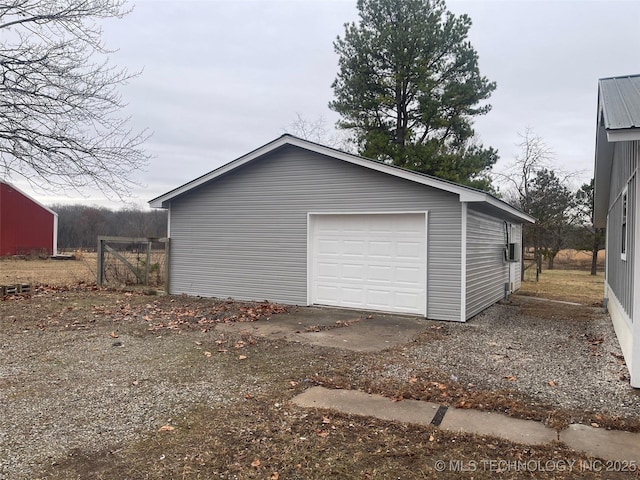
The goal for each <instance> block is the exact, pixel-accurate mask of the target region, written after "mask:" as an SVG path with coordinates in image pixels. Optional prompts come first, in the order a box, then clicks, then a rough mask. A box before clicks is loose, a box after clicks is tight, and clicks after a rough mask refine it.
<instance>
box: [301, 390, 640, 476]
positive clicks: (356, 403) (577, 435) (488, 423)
mask: <svg viewBox="0 0 640 480" xmlns="http://www.w3.org/2000/svg"><path fill="white" fill-rule="evenodd" d="M292 402H293V403H294V404H296V405H298V406H300V407H305V408H327V409H332V410H338V411H340V412H343V413H348V414H352V415H362V416H369V417H375V418H380V419H382V420H390V421H397V422H407V423H417V424H419V425H433V426H439V428H442V429H443V430H449V431H456V432H463V433H472V434H476V435H491V436H494V437H500V438H504V439H507V440H510V441H512V442H517V443H523V444H527V445H541V444H545V443H549V442H552V441H555V440H560V441H561V442H562V443H564V444H566V445H567V446H568V447H569V448H572V449H574V450H577V451H581V452H586V453H587V454H589V455H592V456H594V457H598V458H602V459H604V460H610V461H622V462H631V464H636V465H637V464H640V434H638V433H630V432H619V431H614V430H604V429H600V428H593V427H589V426H586V425H579V424H576V425H570V426H569V428H567V429H566V430H563V431H561V432H560V434H558V432H557V431H556V430H553V429H551V428H548V427H546V426H544V425H543V424H541V423H540V422H536V421H532V420H520V419H518V418H511V417H508V416H506V415H501V414H499V413H493V412H481V411H478V410H471V409H469V410H467V409H460V408H448V409H447V408H445V407H441V406H440V405H438V404H436V403H431V402H421V401H417V400H403V401H401V402H393V401H391V399H389V398H387V397H383V396H382V395H374V394H368V393H364V392H360V391H358V390H332V389H328V388H324V387H312V388H309V389H308V390H306V391H304V392H303V393H301V394H300V395H297V396H296V397H294V398H293V399H292Z"/></svg>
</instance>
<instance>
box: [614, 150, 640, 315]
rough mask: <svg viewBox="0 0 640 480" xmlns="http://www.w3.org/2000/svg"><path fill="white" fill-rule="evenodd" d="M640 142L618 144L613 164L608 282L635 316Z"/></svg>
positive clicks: (626, 308)
mask: <svg viewBox="0 0 640 480" xmlns="http://www.w3.org/2000/svg"><path fill="white" fill-rule="evenodd" d="M639 154H640V142H638V141H636V142H620V143H615V144H614V155H613V163H612V167H611V189H610V198H609V214H608V225H607V228H608V230H607V282H608V284H609V286H610V287H611V289H612V290H613V292H614V294H615V296H616V298H617V299H618V300H619V302H620V303H621V305H622V308H623V309H624V310H625V312H626V313H627V315H629V317H630V318H632V317H633V283H634V278H633V263H634V256H635V252H634V242H633V235H634V232H635V221H634V219H635V211H636V208H637V199H636V198H635V192H636V182H637V181H638V177H637V173H636V169H637V168H638V163H639V158H638V156H639ZM625 187H627V192H628V197H627V209H628V212H627V213H628V214H627V234H628V235H627V242H626V244H627V254H626V261H625V260H622V258H621V250H622V195H621V193H622V191H623V190H624V188H625Z"/></svg>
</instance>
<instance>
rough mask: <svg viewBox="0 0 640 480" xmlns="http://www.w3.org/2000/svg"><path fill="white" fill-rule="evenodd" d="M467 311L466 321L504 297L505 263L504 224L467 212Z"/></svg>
mask: <svg viewBox="0 0 640 480" xmlns="http://www.w3.org/2000/svg"><path fill="white" fill-rule="evenodd" d="M467 212H468V215H467V296H466V302H467V312H466V318H467V319H469V318H471V317H473V316H474V315H476V314H478V313H479V312H481V311H482V310H484V309H485V308H487V307H489V306H490V305H493V304H494V303H495V302H497V301H498V300H500V299H501V298H503V297H504V284H505V283H506V282H508V281H509V264H508V263H507V262H505V261H504V248H505V244H506V236H507V233H506V230H505V223H504V222H503V221H502V220H500V219H497V218H495V217H491V216H489V215H486V214H484V213H481V212H478V211H476V210H474V209H473V208H472V207H471V206H470V207H469V208H468V210H467Z"/></svg>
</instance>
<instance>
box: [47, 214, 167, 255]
mask: <svg viewBox="0 0 640 480" xmlns="http://www.w3.org/2000/svg"><path fill="white" fill-rule="evenodd" d="M51 209H52V210H53V211H54V212H56V213H57V214H58V250H59V251H65V250H67V251H68V250H95V249H96V246H97V239H98V236H99V235H108V236H113V237H137V238H147V237H153V238H161V237H166V235H167V211H166V210H149V211H146V210H139V209H122V210H111V209H108V208H106V207H94V206H86V205H52V206H51Z"/></svg>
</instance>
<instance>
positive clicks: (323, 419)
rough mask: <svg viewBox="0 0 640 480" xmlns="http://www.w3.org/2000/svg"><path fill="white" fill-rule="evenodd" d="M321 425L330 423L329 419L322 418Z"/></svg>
mask: <svg viewBox="0 0 640 480" xmlns="http://www.w3.org/2000/svg"><path fill="white" fill-rule="evenodd" d="M322 423H325V424H326V423H331V419H330V418H329V417H322Z"/></svg>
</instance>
